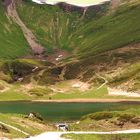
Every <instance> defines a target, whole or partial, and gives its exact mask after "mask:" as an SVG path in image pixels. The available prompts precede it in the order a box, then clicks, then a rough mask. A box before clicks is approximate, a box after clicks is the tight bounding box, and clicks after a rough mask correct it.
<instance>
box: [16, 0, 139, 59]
mask: <svg viewBox="0 0 140 140" xmlns="http://www.w3.org/2000/svg"><path fill="white" fill-rule="evenodd" d="M104 10H105V8H103V11H104ZM18 11H19V14H20V17H21V18H22V19H23V21H24V22H25V23H26V24H27V26H28V27H29V28H31V29H32V30H33V32H34V33H35V34H36V36H37V38H38V39H39V41H40V43H42V44H43V45H44V46H46V47H47V48H61V49H66V50H77V51H74V52H76V55H78V56H80V57H82V58H83V57H87V56H88V57H89V56H93V55H95V54H97V53H100V52H104V51H107V50H111V49H116V48H119V47H124V46H126V45H128V44H131V43H136V42H139V40H140V25H139V23H140V16H139V11H140V3H139V2H135V0H134V3H131V2H130V3H126V4H123V5H122V6H120V7H119V8H117V10H116V11H115V12H114V13H111V14H107V15H106V16H101V17H100V18H95V15H96V14H95V15H94V14H92V15H90V20H87V16H85V18H84V19H81V16H82V15H81V14H80V13H78V12H75V13H73V12H72V13H66V12H63V11H62V10H61V9H60V8H58V7H57V6H53V7H49V6H38V5H36V4H32V3H28V2H24V3H23V4H22V5H21V7H19V8H18ZM93 13H94V12H93ZM88 14H89V13H88Z"/></svg>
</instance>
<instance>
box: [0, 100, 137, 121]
mask: <svg viewBox="0 0 140 140" xmlns="http://www.w3.org/2000/svg"><path fill="white" fill-rule="evenodd" d="M134 106H135V107H140V103H137V104H135V105H134V104H133V105H132V103H40V102H0V112H1V113H19V114H28V113H30V112H37V113H40V114H41V115H42V116H43V117H44V118H45V119H46V120H56V121H58V120H76V119H79V118H80V117H81V116H83V115H86V114H89V113H93V112H97V111H103V110H124V109H129V108H131V107H134Z"/></svg>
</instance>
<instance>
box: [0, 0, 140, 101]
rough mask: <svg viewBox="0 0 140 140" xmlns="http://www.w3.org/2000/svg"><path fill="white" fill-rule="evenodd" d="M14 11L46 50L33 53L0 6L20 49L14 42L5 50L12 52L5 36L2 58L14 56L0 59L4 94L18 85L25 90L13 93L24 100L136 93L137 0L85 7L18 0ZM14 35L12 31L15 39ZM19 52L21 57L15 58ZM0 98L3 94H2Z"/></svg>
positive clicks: (139, 49) (139, 31)
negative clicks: (19, 93) (4, 59)
mask: <svg viewBox="0 0 140 140" xmlns="http://www.w3.org/2000/svg"><path fill="white" fill-rule="evenodd" d="M1 6H2V4H1ZM16 10H17V13H18V15H19V17H20V20H22V22H23V23H22V24H24V26H26V27H27V28H28V29H29V31H30V32H31V34H32V35H33V36H34V37H35V39H34V37H33V38H32V36H30V37H31V39H33V40H32V41H36V43H37V44H38V45H41V46H43V47H44V49H45V50H46V52H45V54H43V56H42V57H40V58H39V59H38V57H36V56H34V53H33V52H32V51H33V49H32V51H31V49H30V48H29V46H30V47H31V44H30V42H29V40H28V36H26V32H24V29H23V28H22V26H21V25H20V24H19V26H20V27H21V29H22V31H23V32H22V31H21V30H20V28H19V26H17V24H16V23H14V22H15V20H13V21H12V19H11V20H10V21H11V22H12V24H11V22H10V21H9V20H8V19H7V17H6V15H5V14H6V12H4V9H3V10H1V13H2V15H3V16H1V18H2V17H3V19H4V20H3V22H5V23H6V24H10V26H11V28H10V29H12V27H15V30H14V32H15V34H20V36H22V37H20V36H17V38H16V39H14V40H12V42H15V43H16V42H18V43H21V44H22V45H23V49H22V47H21V46H22V45H21V46H20V47H19V46H18V47H17V46H16V45H17V44H18V43H16V45H14V46H13V47H16V49H10V51H12V52H9V51H6V48H7V49H9V48H10V47H9V46H8V45H9V44H8V43H9V41H8V43H7V44H4V45H2V46H3V47H4V46H6V47H5V49H4V53H2V55H1V57H2V58H8V59H9V58H11V57H12V58H17V57H18V59H15V60H9V61H2V60H1V73H0V77H1V80H2V84H1V85H2V87H1V88H2V91H4V93H6V94H7V97H8V96H9V94H10V93H11V91H13V92H12V93H13V95H14V96H13V97H14V98H16V96H15V95H16V93H17V92H18V91H19V90H20V91H22V92H21V93H24V94H21V96H19V97H18V98H25V99H28V98H31V99H34V98H41V99H46V98H47V99H48V98H54V99H61V98H62V99H66V98H96V97H97V98H111V97H113V96H112V94H114V91H116V89H119V90H122V91H119V92H123V91H130V93H129V94H132V96H135V93H134V92H136V94H138V95H139V92H140V88H139V86H140V82H139V81H140V80H139V75H140V73H139V70H140V62H139V58H140V45H139V40H140V35H139V34H140V25H139V22H140V18H139V11H140V2H139V1H136V0H131V1H121V2H120V4H119V5H118V3H117V5H114V3H113V2H112V4H110V3H108V2H107V3H105V4H102V5H98V6H91V7H89V8H87V9H85V8H80V7H76V6H71V5H68V4H65V3H59V4H57V5H55V6H50V5H38V4H36V3H33V2H31V1H30V0H23V1H18V3H16ZM17 23H18V22H17ZM0 29H3V28H0ZM17 30H19V32H17ZM0 34H1V33H0ZM15 34H14V33H12V35H14V38H15ZM7 35H8V37H7V39H8V38H9V39H11V38H10V35H9V34H7ZM1 36H2V37H3V34H1ZM24 36H26V37H25V38H26V40H27V42H28V44H29V45H27V42H26V40H25V38H24ZM18 37H19V39H18ZM21 39H23V40H21ZM2 41H5V40H4V38H3V39H2ZM2 41H1V43H2ZM23 42H24V43H25V44H26V45H25V44H24V43H23ZM33 47H34V46H33ZM17 49H19V51H21V52H17V51H16V50H17ZM24 49H25V50H24ZM6 54H7V55H6ZM21 56H22V58H24V59H19V58H20V57H21ZM33 58H34V59H33ZM61 60H62V61H61ZM5 81H6V83H5ZM7 82H8V83H7ZM3 83H5V85H3ZM7 84H8V85H7ZM17 84H18V86H17ZM19 84H20V86H19ZM11 85H12V90H10V88H11ZM6 87H8V89H7V88H6ZM5 88H6V89H7V90H6V89H5ZM24 88H27V90H24ZM110 88H111V92H110ZM112 89H113V92H112ZM108 90H109V91H108ZM108 92H109V94H111V96H109V95H108ZM60 93H61V94H60ZM67 93H69V94H67ZM83 93H85V94H83ZM91 93H94V94H91ZM30 95H32V96H30ZM1 97H2V98H6V96H5V97H4V94H1ZM138 97H139V96H138ZM11 98H12V96H11ZM12 99H13V98H12Z"/></svg>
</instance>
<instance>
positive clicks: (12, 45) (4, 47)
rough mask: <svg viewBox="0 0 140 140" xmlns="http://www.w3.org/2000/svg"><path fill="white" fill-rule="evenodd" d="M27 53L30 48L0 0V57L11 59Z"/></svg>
mask: <svg viewBox="0 0 140 140" xmlns="http://www.w3.org/2000/svg"><path fill="white" fill-rule="evenodd" d="M29 53H30V49H29V47H28V44H27V42H26V40H25V38H24V36H23V33H22V31H21V29H20V28H19V27H18V25H16V24H15V23H14V22H13V21H12V20H10V19H8V18H7V16H6V13H5V9H4V7H3V5H2V1H0V58H2V59H3V58H6V59H9V58H10V59H12V58H17V57H21V56H25V55H28V54H29Z"/></svg>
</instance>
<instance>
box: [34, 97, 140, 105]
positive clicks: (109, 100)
mask: <svg viewBox="0 0 140 140" xmlns="http://www.w3.org/2000/svg"><path fill="white" fill-rule="evenodd" d="M31 102H52V103H53V102H54V103H55V102H56V103H96V102H98V103H105V102H110V103H118V102H134V103H139V104H140V99H80V98H79V99H60V100H32V101H31Z"/></svg>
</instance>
